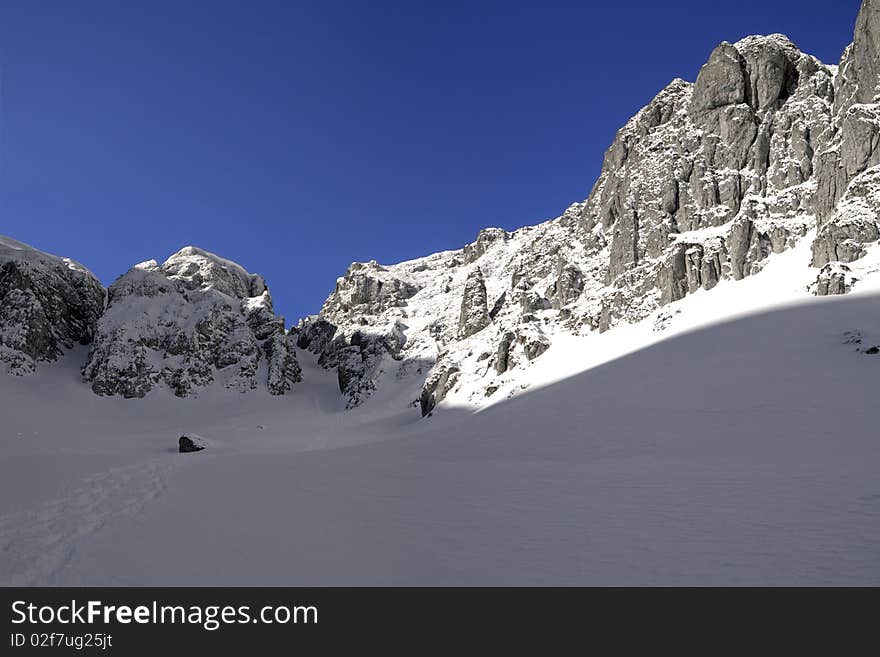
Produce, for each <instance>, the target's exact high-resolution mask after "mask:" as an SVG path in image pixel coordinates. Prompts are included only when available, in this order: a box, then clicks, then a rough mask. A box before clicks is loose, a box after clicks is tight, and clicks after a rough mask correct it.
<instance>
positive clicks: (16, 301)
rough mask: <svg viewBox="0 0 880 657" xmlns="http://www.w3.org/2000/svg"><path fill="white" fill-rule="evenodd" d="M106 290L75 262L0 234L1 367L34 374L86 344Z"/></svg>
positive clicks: (13, 371) (94, 325)
mask: <svg viewBox="0 0 880 657" xmlns="http://www.w3.org/2000/svg"><path fill="white" fill-rule="evenodd" d="M103 310H104V288H103V287H102V286H101V284H100V282H99V281H98V279H97V278H95V276H94V274H92V273H91V272H90V271H89V270H88V269H86V268H85V267H83V266H82V265H80V264H79V263H77V262H74V261H73V260H69V259H66V258H58V257H56V256H52V255H49V254H47V253H43V252H42V251H37V250H36V249H34V248H32V247H30V246H28V245H26V244H23V243H21V242H17V241H16V240H13V239H10V238H7V237H2V236H0V363H4V364H5V366H6V369H7V370H8V371H9V372H10V373H13V374H30V373H32V372H33V371H34V369H35V368H36V366H37V363H39V362H41V361H53V360H55V359H57V358H58V357H59V356H61V355H62V353H63V352H64V350H65V349H69V348H71V347H72V346H73V345H75V344H88V343H89V342H91V341H92V338H93V336H94V335H95V330H96V325H97V323H98V318H99V317H100V316H101V313H102V312H103Z"/></svg>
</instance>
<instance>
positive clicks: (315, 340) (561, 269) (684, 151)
mask: <svg viewBox="0 0 880 657" xmlns="http://www.w3.org/2000/svg"><path fill="white" fill-rule="evenodd" d="M878 7H880V0H865V1H864V2H863V3H862V8H861V11H860V13H859V16H858V19H857V23H856V29H855V35H854V42H853V44H852V45H851V46H850V47H849V48H847V49H846V51H845V53H844V55H843V58H842V60H841V63H840V66H839V67H836V66H826V65H825V64H823V63H822V62H820V61H819V60H817V59H816V58H815V57H812V56H810V55H807V54H805V53H803V52H801V51H800V50H799V49H798V48H797V46H795V45H794V44H793V43H792V42H791V41H790V40H789V39H788V38H787V37H785V36H782V35H779V34H774V35H770V36H753V37H748V38H746V39H743V40H741V41H739V42H737V43H722V44H720V45H719V46H718V47H717V48H716V49H715V50H714V51H713V52H712V53H711V54H710V56H709V59H708V61H707V62H706V64H705V65H704V66H703V67H702V69H701V70H700V71H699V73H698V75H697V76H696V81H695V82H694V83H689V82H685V81H684V80H680V79H677V80H673V81H672V82H671V83H670V84H669V85H668V86H667V87H666V88H665V89H663V90H662V91H661V92H660V93H659V94H658V95H657V96H656V97H655V98H654V99H653V100H652V101H651V102H650V103H649V104H648V105H647V106H646V107H644V108H643V109H642V110H641V111H639V112H638V113H637V114H636V115H635V116H634V117H633V118H632V119H631V120H630V121H629V122H627V124H626V125H625V126H624V127H623V128H622V129H621V130H620V131H619V132H618V133H617V135H616V137H615V139H614V141H613V143H612V144H611V146H610V147H609V148H608V150H607V152H606V154H605V160H604V163H603V167H602V171H601V173H600V175H599V179H598V180H597V181H596V183H595V185H594V187H593V189H592V191H591V193H590V195H589V197H588V198H587V199H586V200H584V201H583V202H581V203H575V204H573V205H572V206H571V207H569V208H568V209H567V210H566V211H565V212H564V213H563V214H562V216H560V217H558V218H557V219H553V220H551V221H548V222H545V223H543V224H539V225H537V226H532V227H527V228H522V229H520V230H517V231H514V232H512V233H509V232H507V231H505V230H503V229H501V228H488V229H485V230H483V231H480V234H479V235H478V236H477V238H476V240H475V241H474V242H473V243H472V244H469V245H466V246H465V247H464V248H462V249H461V250H458V251H447V252H443V253H438V254H434V255H431V256H427V257H425V258H419V259H417V260H413V261H409V262H404V263H401V264H398V265H393V266H387V267H383V266H380V265H378V264H376V263H375V262H371V263H367V264H355V265H352V267H351V268H350V269H349V272H348V273H347V274H346V276H345V277H343V278H342V279H340V280H339V282H338V283H337V287H336V290H335V291H334V292H333V294H331V295H330V297H329V298H328V300H327V302H326V303H325V304H324V307H323V308H322V310H321V313H320V314H319V315H318V316H317V317H314V318H311V319H310V320H308V322H306V323H304V324H303V325H301V326H300V328H299V330H298V340H299V342H300V345H301V346H302V347H304V348H308V349H310V350H311V351H313V352H314V353H317V354H320V359H319V361H320V362H321V363H322V364H323V365H324V366H326V367H335V368H337V369H338V372H339V379H340V387H341V389H342V391H343V393H344V394H346V395H347V396H348V400H349V405H352V406H354V405H357V404H359V403H361V402H363V401H364V400H365V399H366V398H368V397H369V396H370V394H372V393H373V392H374V391H375V390H377V389H378V388H379V387H380V386H382V385H393V384H395V383H397V382H400V381H401V380H406V379H407V378H412V380H413V384H412V385H413V386H414V387H415V386H416V385H420V386H421V392H420V393H419V395H418V399H417V400H416V402H415V403H417V405H419V406H420V407H421V410H422V413H423V414H427V413H430V411H431V410H432V409H433V408H434V407H435V406H436V404H437V403H439V402H440V401H441V400H443V399H449V398H450V397H453V398H455V399H456V400H457V401H462V402H474V403H478V402H479V400H480V399H483V398H485V396H491V395H492V394H495V392H496V391H497V390H499V389H500V388H501V387H502V386H503V383H504V382H505V381H506V380H508V378H509V377H511V376H512V374H511V372H512V371H513V370H516V369H517V368H523V367H528V366H529V363H530V362H531V361H533V360H534V359H536V358H539V357H540V356H541V354H542V353H544V351H546V349H547V348H549V346H550V345H551V344H552V342H553V340H554V337H555V336H557V335H561V334H583V333H588V332H590V331H605V330H608V329H610V328H612V327H614V326H615V325H617V324H619V323H621V322H635V321H639V320H641V319H643V318H645V317H647V316H648V315H650V314H651V313H652V312H654V311H656V310H657V309H658V308H659V307H661V306H664V305H667V304H673V303H675V302H677V301H679V300H681V299H682V298H684V297H686V296H687V295H690V294H693V293H695V292H697V291H700V290H704V291H705V290H711V289H712V288H713V287H715V286H716V285H718V284H719V282H721V281H724V280H739V279H742V278H744V277H747V276H751V275H753V274H755V273H757V272H759V271H761V270H762V268H763V267H764V266H765V264H766V263H767V262H768V260H769V259H770V258H771V257H773V255H774V254H779V253H781V252H783V251H785V250H787V249H789V248H791V247H793V246H795V245H796V244H798V243H799V242H800V241H801V240H802V239H810V240H812V242H813V259H812V263H809V262H805V263H804V267H805V268H806V267H809V266H813V267H815V268H816V273H815V283H813V285H812V286H811V290H813V292H814V293H815V294H819V295H823V294H842V293H845V292H848V291H849V290H850V289H853V288H857V287H858V281H859V278H860V274H859V271H858V260H859V259H860V258H862V257H863V256H864V255H865V254H866V253H868V251H869V250H870V249H871V248H873V247H874V246H875V245H876V243H877V240H878V237H880V234H878V216H877V215H878V208H880V191H878V190H880V105H878V104H877V103H878V101H880V96H878V93H880V89H878V70H880V47H878V46H880V40H878V35H880V11H878ZM844 263H846V264H844ZM380 283H381V285H380ZM386 290H388V291H387V292H386Z"/></svg>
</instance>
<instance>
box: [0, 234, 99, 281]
mask: <svg viewBox="0 0 880 657" xmlns="http://www.w3.org/2000/svg"><path fill="white" fill-rule="evenodd" d="M10 260H18V261H20V262H29V263H34V264H36V263H41V264H43V265H46V266H50V267H51V266H54V265H57V264H63V265H64V266H65V267H67V268H68V269H70V270H71V271H75V272H78V273H79V274H83V275H88V276H93V274H92V273H91V272H90V271H89V270H88V268H87V267H85V266H84V265H82V264H81V263H79V262H77V261H76V260H71V259H70V258H62V257H60V256H55V255H52V254H50V253H46V252H44V251H40V250H38V249H35V248H34V247H32V246H30V245H29V244H25V243H24V242H19V241H18V240H15V239H12V238H11V237H7V236H5V235H0V263H3V262H9V261H10Z"/></svg>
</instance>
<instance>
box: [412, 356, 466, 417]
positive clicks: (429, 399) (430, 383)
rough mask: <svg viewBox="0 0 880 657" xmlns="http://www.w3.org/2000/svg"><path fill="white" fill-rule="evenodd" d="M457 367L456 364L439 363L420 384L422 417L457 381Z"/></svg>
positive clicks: (441, 399)
mask: <svg viewBox="0 0 880 657" xmlns="http://www.w3.org/2000/svg"><path fill="white" fill-rule="evenodd" d="M459 371H460V370H459V368H458V366H457V365H439V366H437V367H435V368H434V370H433V371H432V372H431V374H430V375H429V376H428V378H427V380H426V381H425V384H424V385H423V386H422V392H421V394H420V395H419V405H420V407H421V410H422V417H424V416H426V415H428V414H429V413H430V412H431V411H433V410H434V408H435V407H436V406H437V404H439V403H440V402H441V401H443V399H444V398H445V397H446V394H447V393H448V392H449V391H450V390H452V388H453V387H455V384H456V382H457V381H458V376H459Z"/></svg>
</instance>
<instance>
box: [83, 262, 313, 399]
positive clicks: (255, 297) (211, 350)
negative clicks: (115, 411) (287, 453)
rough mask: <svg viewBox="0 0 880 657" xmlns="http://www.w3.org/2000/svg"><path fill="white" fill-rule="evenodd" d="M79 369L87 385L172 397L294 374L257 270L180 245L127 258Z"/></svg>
mask: <svg viewBox="0 0 880 657" xmlns="http://www.w3.org/2000/svg"><path fill="white" fill-rule="evenodd" d="M109 299H110V302H109V304H108V307H107V310H106V312H105V313H104V315H103V316H102V317H101V321H100V323H99V325H98V331H97V335H96V338H95V342H94V344H93V346H92V349H91V351H90V353H89V357H88V359H87V362H86V365H85V367H84V368H83V375H84V376H85V378H86V380H88V381H90V382H91V384H92V388H93V390H94V391H95V392H97V393H99V394H102V395H116V394H121V395H123V396H125V397H143V396H144V395H146V394H148V393H149V392H150V391H151V390H153V389H154V388H155V387H157V386H165V387H168V388H170V389H171V390H172V391H173V392H174V394H176V395H177V396H180V397H186V396H191V395H195V394H197V393H198V390H199V389H201V388H204V387H205V386H209V385H212V384H215V383H220V384H222V385H223V386H224V387H226V388H230V389H234V390H240V391H242V392H244V391H247V390H252V389H255V388H258V387H260V386H261V385H265V386H266V387H267V388H268V390H269V392H270V393H272V394H284V393H286V392H288V391H289V390H290V389H291V387H292V386H293V384H295V383H297V382H298V381H299V380H300V368H299V363H298V362H297V360H296V353H295V350H294V343H293V340H292V339H288V336H287V335H286V333H285V326H284V318H283V317H277V316H276V315H275V313H274V311H273V309H272V297H271V295H270V294H269V290H268V288H267V287H266V283H265V281H264V280H263V278H262V277H261V276H259V275H257V274H251V273H249V272H247V271H246V270H245V269H244V268H243V267H241V266H240V265H238V264H236V263H234V262H232V261H231V260H227V259H225V258H221V257H220V256H218V255H215V254H213V253H210V252H208V251H205V250H203V249H199V248H196V247H193V246H188V247H185V248H183V249H181V250H180V251H178V252H177V253H175V254H174V255H172V256H171V257H170V258H168V259H167V260H166V261H165V262H164V263H163V264H162V265H161V266H159V265H158V264H157V262H156V261H155V260H148V261H146V262H142V263H140V264H138V265H135V266H134V267H132V268H131V269H130V270H129V271H128V272H126V273H125V274H124V275H122V276H120V277H119V278H118V279H117V280H116V281H115V282H114V283H113V284H112V285H111V286H110V289H109Z"/></svg>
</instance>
